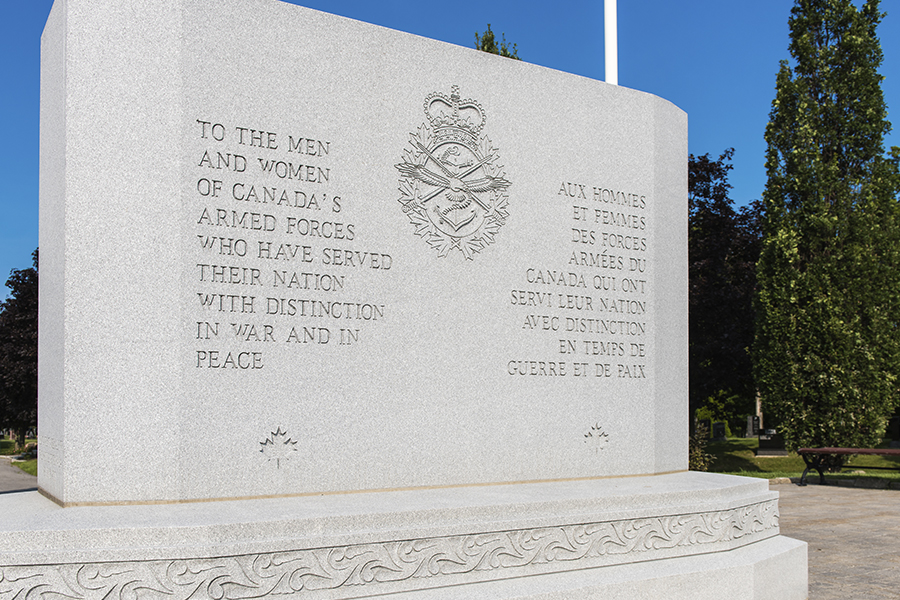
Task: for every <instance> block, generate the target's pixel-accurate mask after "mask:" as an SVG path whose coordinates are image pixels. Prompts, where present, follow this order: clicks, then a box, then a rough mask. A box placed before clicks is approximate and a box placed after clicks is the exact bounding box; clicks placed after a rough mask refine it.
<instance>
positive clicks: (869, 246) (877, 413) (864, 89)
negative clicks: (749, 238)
mask: <svg viewBox="0 0 900 600" xmlns="http://www.w3.org/2000/svg"><path fill="white" fill-rule="evenodd" d="M882 17H883V15H882V14H881V13H880V12H879V3H878V0H869V1H867V2H866V3H865V4H864V5H863V6H862V8H861V9H857V8H856V7H855V6H854V5H853V4H852V2H851V1H850V0H797V2H796V5H795V6H794V8H793V9H792V10H791V17H790V21H789V25H790V32H791V33H790V35H791V42H790V53H791V56H792V57H793V59H794V62H795V64H794V66H793V68H792V67H791V66H789V64H788V63H787V62H786V61H783V62H782V63H781V68H780V70H779V72H778V76H777V84H776V95H775V100H774V101H773V103H772V110H771V113H770V121H769V124H768V126H767V128H766V142H767V144H768V151H767V156H766V170H767V175H768V182H767V184H766V190H765V193H764V196H763V203H764V216H763V219H762V225H763V233H764V242H763V247H762V253H761V256H760V261H759V265H758V279H759V286H760V291H759V296H758V303H757V338H756V343H755V346H754V370H755V374H756V381H757V383H758V385H759V391H760V394H761V397H762V400H763V406H764V410H765V412H766V414H767V416H769V415H774V417H775V419H776V421H777V422H778V425H779V428H780V429H781V432H782V433H783V434H784V438H785V442H786V444H787V446H788V447H789V448H798V447H804V446H847V447H869V446H872V445H875V444H877V443H878V442H879V441H880V439H881V435H882V432H883V431H884V427H885V424H886V422H887V417H888V416H889V414H890V412H891V409H892V408H893V407H894V405H895V404H896V402H897V400H896V398H897V391H898V390H897V384H898V380H897V375H898V372H900V371H898V357H900V352H898V348H900V339H898V337H900V336H898V323H897V319H898V317H900V293H898V292H900V290H898V284H900V236H898V231H900V230H898V225H900V223H898V209H897V193H898V190H900V177H898V174H897V161H896V158H895V159H887V158H886V157H885V156H884V147H883V139H884V135H885V134H886V133H887V132H888V131H889V130H890V124H889V122H888V121H887V118H886V117H887V111H886V108H885V104H884V98H883V96H882V91H881V80H882V77H881V75H879V73H878V68H879V66H880V65H881V61H882V53H881V46H880V44H879V41H878V38H877V36H876V27H877V25H878V23H879V22H880V20H881V18H882ZM894 156H895V157H896V153H895V154H894Z"/></svg>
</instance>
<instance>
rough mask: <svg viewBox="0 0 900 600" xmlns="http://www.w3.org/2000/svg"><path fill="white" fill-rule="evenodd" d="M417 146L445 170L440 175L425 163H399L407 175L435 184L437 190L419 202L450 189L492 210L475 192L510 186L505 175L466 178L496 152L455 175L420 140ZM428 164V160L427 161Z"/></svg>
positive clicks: (403, 172)
mask: <svg viewBox="0 0 900 600" xmlns="http://www.w3.org/2000/svg"><path fill="white" fill-rule="evenodd" d="M416 146H418V147H419V149H420V150H421V151H422V152H424V153H425V154H426V155H427V156H428V158H430V159H431V160H432V161H433V162H434V164H436V165H437V166H438V168H439V169H440V170H441V171H443V173H444V175H439V174H438V173H435V172H434V171H431V170H430V169H427V168H425V165H415V164H412V163H410V162H403V163H401V164H399V165H397V169H398V170H399V171H400V172H401V173H402V174H403V175H405V176H407V177H412V178H413V179H418V180H419V181H422V182H424V183H427V184H428V185H433V186H435V188H436V189H435V190H433V191H432V192H430V193H429V194H428V195H427V196H425V197H424V198H422V199H421V201H420V202H419V204H425V203H426V202H428V201H429V200H431V199H432V198H434V197H435V196H437V195H438V194H440V193H442V192H444V191H446V190H448V189H449V190H450V191H452V192H463V193H464V194H466V195H467V196H468V197H469V198H471V199H472V200H474V201H475V202H476V203H477V204H478V205H479V206H480V207H481V208H483V209H484V210H486V211H488V212H490V210H491V207H490V206H488V205H487V204H485V202H484V201H483V200H482V199H481V198H479V197H478V196H476V195H475V192H489V191H493V190H505V189H506V188H508V187H509V186H510V182H509V181H507V180H506V179H504V178H503V177H492V176H490V175H488V176H487V177H482V178H480V179H473V180H472V181H466V180H465V178H466V177H468V176H469V175H471V174H472V173H474V172H475V171H477V170H478V169H480V168H481V167H482V166H483V165H485V164H486V163H489V162H490V161H491V160H493V159H494V154H493V153H491V154H489V155H487V156H485V157H484V158H482V159H481V160H479V161H478V162H477V163H475V164H474V165H472V166H471V167H469V168H468V169H467V170H466V171H465V172H463V173H460V174H459V175H455V174H453V173H451V172H450V170H449V169H448V168H447V167H445V166H444V163H442V162H441V161H439V160H438V159H437V158H435V156H434V155H433V154H432V153H431V152H430V151H429V150H428V148H426V147H425V146H423V145H422V143H421V142H419V141H418V140H417V141H416ZM426 164H427V161H426Z"/></svg>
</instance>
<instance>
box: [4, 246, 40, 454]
mask: <svg viewBox="0 0 900 600" xmlns="http://www.w3.org/2000/svg"><path fill="white" fill-rule="evenodd" d="M32 258H33V261H34V267H33V268H30V269H21V270H19V269H13V271H12V272H11V273H10V276H9V279H7V281H6V287H8V288H9V289H10V296H9V298H7V299H6V300H4V301H3V302H0V427H3V428H7V427H9V428H12V429H13V430H15V432H16V438H17V444H18V446H19V448H20V449H23V448H24V445H25V433H26V431H27V430H28V429H30V428H32V427H35V426H36V425H37V350H38V338H37V329H38V326H37V319H38V273H37V266H38V251H37V250H35V251H34V254H33V255H32Z"/></svg>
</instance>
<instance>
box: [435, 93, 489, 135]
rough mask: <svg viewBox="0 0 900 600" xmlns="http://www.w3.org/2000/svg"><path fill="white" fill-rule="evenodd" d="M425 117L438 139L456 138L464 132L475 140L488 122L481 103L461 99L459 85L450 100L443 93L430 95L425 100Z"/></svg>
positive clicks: (451, 94)
mask: <svg viewBox="0 0 900 600" xmlns="http://www.w3.org/2000/svg"><path fill="white" fill-rule="evenodd" d="M425 116H426V117H428V120H429V121H430V122H431V126H432V128H433V130H434V135H435V137H437V138H442V137H445V136H454V135H456V134H457V133H458V132H459V131H462V132H464V133H467V134H468V135H469V136H471V138H472V140H475V139H476V138H477V136H478V134H479V133H481V130H482V128H483V127H484V122H485V120H486V117H485V114H484V109H483V108H481V105H480V104H479V103H477V102H475V101H474V100H472V99H470V98H466V99H465V100H462V99H460V97H459V86H458V85H454V86H453V88H452V92H451V93H450V97H449V98H448V97H447V95H446V94H444V93H441V92H432V93H431V94H428V96H427V97H426V98H425Z"/></svg>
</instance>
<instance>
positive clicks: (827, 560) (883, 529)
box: [770, 483, 900, 600]
mask: <svg viewBox="0 0 900 600" xmlns="http://www.w3.org/2000/svg"><path fill="white" fill-rule="evenodd" d="M770 489H772V490H774V491H776V492H778V493H779V494H780V499H779V502H778V508H779V512H780V515H781V519H780V525H781V533H782V534H784V535H786V536H788V537H792V538H796V539H798V540H803V541H804V542H806V543H807V544H809V599H810V600H851V599H852V600H888V599H891V600H898V599H900V491H897V490H872V489H861V488H847V487H837V486H832V485H828V486H820V485H814V484H810V485H808V486H806V487H800V486H798V485H795V484H790V483H788V484H779V485H771V484H770Z"/></svg>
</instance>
